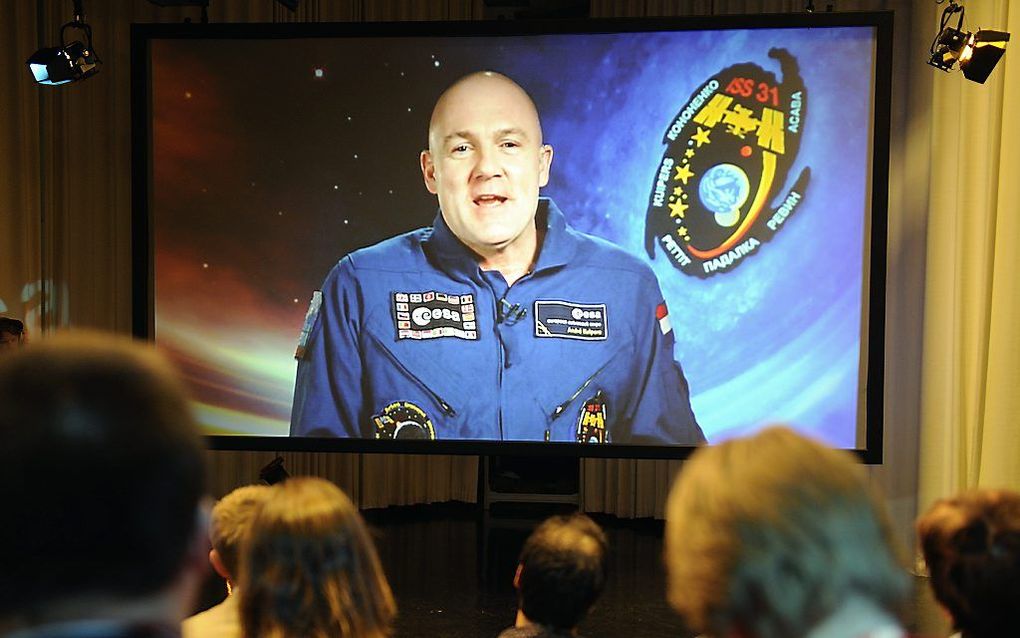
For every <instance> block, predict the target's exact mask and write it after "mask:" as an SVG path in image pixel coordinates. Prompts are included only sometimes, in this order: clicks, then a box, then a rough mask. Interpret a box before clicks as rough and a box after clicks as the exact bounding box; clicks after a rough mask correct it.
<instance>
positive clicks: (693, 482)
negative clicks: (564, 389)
mask: <svg viewBox="0 0 1020 638" xmlns="http://www.w3.org/2000/svg"><path fill="white" fill-rule="evenodd" d="M855 466H856V462H855V460H854V458H853V457H852V456H851V455H850V454H849V453H847V452H843V451H840V450H834V449H831V448H829V447H827V446H825V445H822V444H821V443H817V442H815V441H812V440H810V439H807V438H805V437H803V436H801V435H799V434H797V433H795V432H793V431H792V430H789V429H786V428H769V429H767V430H764V431H763V432H761V433H759V434H757V435H755V436H752V437H749V438H745V439H736V440H732V441H728V442H726V443H722V444H720V445H717V446H712V447H708V448H702V449H700V450H698V451H697V452H695V454H694V455H693V456H692V458H691V460H690V461H689V462H688V463H687V464H685V466H684V467H683V468H682V469H681V472H680V475H679V477H678V478H677V480H676V482H675V483H674V485H673V489H672V491H671V493H670V496H669V501H668V504H667V508H666V538H665V545H666V564H667V567H668V569H669V592H668V594H669V600H670V603H671V604H672V605H673V607H674V608H675V609H676V610H677V611H678V612H680V614H681V615H682V616H683V617H684V619H685V621H686V622H687V624H688V626H689V628H690V629H692V630H694V631H696V632H699V633H711V634H714V635H725V634H727V633H729V632H730V631H731V630H732V629H734V628H737V627H740V628H744V629H745V630H750V633H751V635H754V636H758V637H762V638H772V637H779V636H785V637H791V636H802V635H804V634H806V633H807V631H809V630H810V628H811V627H812V626H814V625H815V624H817V623H818V622H820V621H822V620H824V619H825V618H826V617H827V616H828V615H830V614H832V613H833V612H835V611H836V610H837V609H838V608H839V607H840V605H841V604H843V603H844V601H846V600H847V598H848V597H851V596H859V597H862V598H864V599H866V600H869V601H871V602H872V603H874V604H875V605H876V606H877V607H879V608H883V609H885V610H887V611H889V612H891V613H893V614H894V615H895V614H896V613H897V612H898V611H899V606H900V605H901V604H902V602H903V601H904V598H905V596H906V594H907V587H908V580H907V576H906V573H905V571H904V570H903V569H902V568H901V567H900V565H899V562H898V556H897V552H896V550H895V549H894V544H893V542H892V535H891V526H890V524H889V521H888V518H887V515H886V513H885V509H884V507H883V506H882V504H881V502H880V501H879V500H878V499H877V498H876V497H875V495H874V494H872V492H871V491H870V490H869V488H868V485H867V484H866V482H865V480H864V476H863V474H862V473H861V472H860V471H859V468H858V467H855Z"/></svg>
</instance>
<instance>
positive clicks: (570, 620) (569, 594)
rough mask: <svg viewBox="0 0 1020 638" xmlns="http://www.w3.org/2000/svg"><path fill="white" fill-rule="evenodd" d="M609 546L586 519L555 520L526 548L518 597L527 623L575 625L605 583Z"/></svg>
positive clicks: (559, 627)
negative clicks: (528, 621)
mask: <svg viewBox="0 0 1020 638" xmlns="http://www.w3.org/2000/svg"><path fill="white" fill-rule="evenodd" d="M608 547H609V543H608V542H607V541H606V535H605V533H604V532H603V531H602V529H601V528H600V527H599V526H598V525H596V524H595V522H594V521H592V520H591V519H590V518H588V517H587V516H585V515H584V514H574V515H573V516H554V517H552V518H550V519H548V520H546V521H545V522H543V523H542V524H541V525H539V526H538V527H537V528H536V529H535V531H534V532H532V534H531V536H529V537H528V540H527V541H525V543H524V549H522V550H521V558H520V570H521V571H520V580H519V582H518V597H519V600H520V606H521V610H522V611H523V612H524V615H525V616H527V618H528V620H530V621H531V622H533V623H537V624H539V625H543V626H546V627H550V628H552V629H555V630H568V629H572V628H574V627H576V626H577V624H578V623H579V622H581V620H582V619H583V618H584V616H585V614H587V613H588V610H589V609H590V608H591V606H592V605H593V604H594V603H595V600H596V599H597V598H598V597H599V594H601V593H602V588H603V587H604V586H605V584H606V552H607V551H608Z"/></svg>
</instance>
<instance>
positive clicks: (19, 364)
mask: <svg viewBox="0 0 1020 638" xmlns="http://www.w3.org/2000/svg"><path fill="white" fill-rule="evenodd" d="M0 442H2V443H0V485H2V486H3V491H4V507H5V512H6V514H5V516H4V522H3V524H0V565H2V566H3V567H2V569H0V617H2V616H6V615H10V614H14V613H19V614H25V615H26V616H28V617H31V616H32V615H33V614H36V613H45V611H46V609H47V607H48V606H50V605H52V604H54V603H59V602H61V601H63V600H73V599H74V598H76V597H78V596H95V595H98V596H124V597H136V596H144V595H146V594H151V593H155V592H157V591H159V590H160V589H162V588H164V587H165V586H166V585H168V584H169V583H170V582H172V580H173V579H174V578H175V577H176V576H177V575H178V573H179V572H180V569H181V567H182V564H183V561H184V559H185V556H186V552H187V549H188V545H189V542H190V541H191V539H192V538H193V537H194V531H195V530H196V514H197V511H198V504H199V498H200V496H201V494H202V491H203V484H204V476H203V456H202V449H201V442H200V439H199V436H198V432H197V429H196V426H195V424H194V422H193V420H192V417H191V414H190V411H189V409H188V406H187V402H186V399H185V394H184V392H183V390H182V388H181V386H180V384H179V382H178V380H177V378H176V376H175V375H174V374H173V372H172V371H171V369H170V368H169V366H168V365H167V364H166V363H165V362H164V361H163V360H162V359H161V358H160V357H158V356H157V355H156V353H155V352H154V351H153V350H151V349H147V348H143V347H141V346H140V345H134V344H132V343H130V342H129V341H128V340H126V339H118V338H113V337H110V336H103V335H99V334H81V335H72V336H57V337H54V338H52V339H49V340H48V341H46V342H45V343H43V344H41V345H39V346H36V347H34V348H31V349H26V350H21V351H19V352H18V353H17V354H14V355H11V356H10V357H7V358H6V359H4V360H2V361H0Z"/></svg>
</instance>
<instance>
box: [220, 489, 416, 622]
mask: <svg viewBox="0 0 1020 638" xmlns="http://www.w3.org/2000/svg"><path fill="white" fill-rule="evenodd" d="M238 587H239V589H240V594H241V624H242V628H243V634H244V635H246V636H259V637H260V638H285V637H290V636H293V637H301V638H316V637H325V636H339V637H341V638H376V637H382V636H388V635H389V634H390V628H391V625H392V621H393V617H394V615H395V614H396V605H395V603H394V602H393V596H392V594H391V593H390V587H389V584H388V583H387V582H386V577H385V575H384V574H383V571H382V566H381V565H380V563H379V558H378V556H377V555H376V552H375V546H374V545H373V543H372V539H371V538H370V537H369V534H368V530H367V529H366V527H365V523H364V522H363V521H362V519H361V515H360V514H358V511H357V510H356V509H355V508H354V505H352V504H351V501H350V500H349V499H348V498H347V496H346V495H345V494H344V493H343V492H342V491H341V490H340V488H338V487H337V486H335V485H333V484H332V483H330V482H329V481H325V480H323V479H318V478H310V477H298V478H291V479H288V480H286V481H284V482H283V483H280V484H278V485H274V486H273V487H272V488H271V494H270V495H269V496H268V498H266V500H265V502H264V503H263V504H262V507H261V508H260V509H259V511H258V513H257V514H256V515H255V518H254V519H253V520H252V524H251V528H250V530H249V533H248V535H247V536H246V537H245V539H244V541H243V542H242V557H241V575H240V579H239V581H238Z"/></svg>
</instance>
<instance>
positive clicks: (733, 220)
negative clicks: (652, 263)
mask: <svg viewBox="0 0 1020 638" xmlns="http://www.w3.org/2000/svg"><path fill="white" fill-rule="evenodd" d="M769 57H771V58H774V59H776V60H778V61H779V64H780V69H781V70H782V74H783V79H782V83H780V82H779V81H778V80H777V79H776V77H775V75H773V74H772V73H770V72H768V71H766V70H764V69H762V68H761V67H760V66H758V65H756V64H752V63H749V62H748V63H742V64H736V65H733V66H731V67H728V68H726V69H723V70H722V71H720V72H719V73H718V74H717V75H715V76H714V77H712V78H709V79H708V80H707V81H706V82H705V83H704V84H702V85H701V87H700V88H699V89H698V90H697V91H695V92H694V93H693V94H692V95H691V97H690V98H688V100H687V101H686V102H685V103H684V105H683V107H682V108H681V109H680V112H679V113H677V115H676V117H674V118H673V121H672V122H671V123H670V126H669V128H668V129H667V130H666V134H665V136H664V137H663V143H664V144H666V151H665V153H664V154H663V156H662V160H661V162H660V163H659V170H658V172H657V174H656V176H655V179H654V181H653V183H652V190H651V193H650V195H649V200H648V214H647V217H646V220H645V248H646V250H647V251H648V255H649V257H652V258H654V257H655V244H656V243H658V244H659V245H660V246H661V247H662V249H663V251H665V253H666V254H667V255H668V256H669V258H670V260H671V261H672V263H673V265H674V266H676V267H677V268H679V269H680V270H682V271H683V272H685V273H687V274H689V275H695V276H698V277H703V278H704V277H709V276H711V275H715V274H718V273H722V272H727V271H729V270H731V269H732V268H735V267H736V266H738V265H739V264H740V263H741V262H742V261H743V260H744V259H746V258H747V257H749V256H750V255H753V254H754V253H755V252H757V251H758V250H759V249H760V248H761V246H762V244H764V243H765V242H767V241H769V240H770V239H771V238H772V237H773V236H774V235H775V234H776V233H777V232H778V231H779V230H780V229H781V228H782V226H783V224H784V223H785V222H786V220H787V219H788V218H789V217H790V215H792V214H793V213H794V211H796V210H797V208H798V207H799V206H800V205H801V204H802V201H803V198H804V191H805V189H806V188H807V184H808V181H809V179H810V177H811V170H810V168H804V169H803V170H802V171H801V173H800V175H799V176H798V177H797V180H796V181H795V182H794V184H793V186H792V187H791V188H790V190H789V191H787V192H786V193H785V194H784V195H783V196H782V197H777V195H778V194H779V189H781V188H782V187H783V185H784V184H785V183H786V178H787V174H788V173H789V171H790V167H791V166H792V165H793V162H794V160H795V159H796V157H797V151H798V150H799V149H800V139H801V134H802V133H803V130H804V125H805V121H806V115H807V106H808V100H807V91H806V90H805V88H804V82H803V80H802V79H801V78H800V70H799V67H798V65H797V60H796V59H795V58H794V57H793V56H792V55H791V54H790V53H789V52H788V51H786V50H785V49H772V50H771V51H769ZM773 206H775V207H774V208H773Z"/></svg>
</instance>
